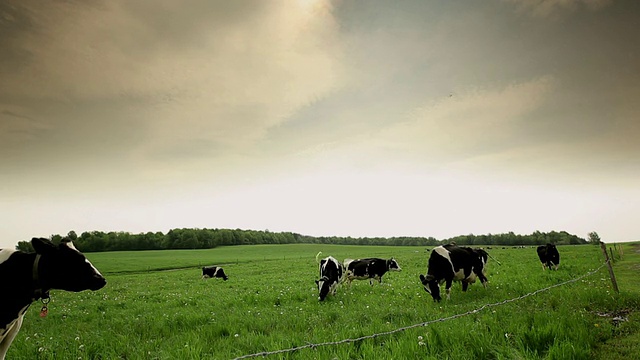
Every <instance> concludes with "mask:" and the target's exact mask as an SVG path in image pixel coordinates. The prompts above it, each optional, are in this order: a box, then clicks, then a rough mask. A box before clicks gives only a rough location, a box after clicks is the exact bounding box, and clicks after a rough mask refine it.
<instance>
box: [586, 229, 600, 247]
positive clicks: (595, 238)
mask: <svg viewBox="0 0 640 360" xmlns="http://www.w3.org/2000/svg"><path fill="white" fill-rule="evenodd" d="M587 237H588V238H589V242H590V243H592V244H593V245H598V244H600V235H598V233H597V232H595V231H592V232H590V233H588V234H587Z"/></svg>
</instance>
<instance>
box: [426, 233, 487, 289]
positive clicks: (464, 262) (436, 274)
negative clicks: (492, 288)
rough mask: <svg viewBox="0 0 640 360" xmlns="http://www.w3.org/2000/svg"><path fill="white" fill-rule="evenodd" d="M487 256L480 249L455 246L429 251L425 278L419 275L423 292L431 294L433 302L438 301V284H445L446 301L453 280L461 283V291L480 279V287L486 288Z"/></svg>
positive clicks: (445, 246)
mask: <svg viewBox="0 0 640 360" xmlns="http://www.w3.org/2000/svg"><path fill="white" fill-rule="evenodd" d="M488 256H489V254H488V253H487V252H486V251H484V250H482V249H472V248H469V247H458V246H455V245H451V244H449V245H444V246H438V247H436V248H434V249H433V250H432V251H431V255H430V256H429V265H428V268H427V276H424V275H422V274H421V275H420V282H421V283H422V286H423V287H424V290H425V291H426V292H428V293H429V294H431V296H432V297H433V300H434V301H440V300H442V298H441V297H440V284H441V283H442V282H446V286H445V289H446V292H447V300H448V299H449V298H450V294H451V284H452V282H453V280H456V281H461V282H462V291H467V288H468V287H469V284H472V283H474V282H475V281H476V278H480V282H482V286H484V287H485V288H486V287H487V285H486V284H487V277H486V276H485V265H486V264H487V260H488Z"/></svg>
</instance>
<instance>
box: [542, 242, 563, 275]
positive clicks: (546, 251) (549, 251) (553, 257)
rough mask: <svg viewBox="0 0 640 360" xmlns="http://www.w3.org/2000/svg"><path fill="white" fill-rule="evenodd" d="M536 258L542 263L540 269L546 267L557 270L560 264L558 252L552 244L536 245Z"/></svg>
mask: <svg viewBox="0 0 640 360" xmlns="http://www.w3.org/2000/svg"><path fill="white" fill-rule="evenodd" d="M537 251H538V258H540V262H541V263H542V270H545V269H546V268H549V269H554V270H558V266H559V265H560V253H559V252H558V249H556V246H555V245H553V244H547V245H540V246H538V249H537Z"/></svg>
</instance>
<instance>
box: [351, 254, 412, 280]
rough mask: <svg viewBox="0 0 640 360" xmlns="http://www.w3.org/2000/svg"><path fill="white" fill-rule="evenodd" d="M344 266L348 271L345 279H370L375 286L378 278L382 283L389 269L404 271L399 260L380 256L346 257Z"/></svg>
mask: <svg viewBox="0 0 640 360" xmlns="http://www.w3.org/2000/svg"><path fill="white" fill-rule="evenodd" d="M344 268H345V271H346V274H345V280H346V281H348V282H349V286H351V282H352V281H353V280H367V279H368V280H369V284H370V285H372V286H373V281H374V280H378V282H379V283H382V276H383V275H384V274H386V273H387V271H402V269H401V268H400V265H398V262H397V261H396V260H395V259H393V258H391V259H389V260H385V259H378V258H367V259H357V260H352V259H346V260H345V261H344Z"/></svg>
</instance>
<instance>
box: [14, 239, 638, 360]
mask: <svg viewBox="0 0 640 360" xmlns="http://www.w3.org/2000/svg"><path fill="white" fill-rule="evenodd" d="M625 250H626V252H625V257H624V261H619V262H617V263H616V265H615V268H616V271H618V269H619V275H618V276H619V278H618V282H619V286H620V288H621V293H620V294H615V293H613V292H612V290H611V282H610V281H609V276H608V273H607V271H606V269H604V268H603V269H601V270H600V271H599V272H597V273H596V274H594V275H592V276H589V277H587V278H584V279H582V280H580V281H578V282H574V283H571V284H568V285H564V286H560V287H556V288H554V289H551V290H549V291H546V292H542V293H538V294H536V295H533V296H530V297H526V298H524V299H522V300H518V301H514V302H511V303H507V304H504V305H500V306H494V307H489V308H486V309H484V310H482V311H479V312H476V313H473V314H471V315H468V316H464V317H460V318H456V319H452V320H448V321H442V322H437V323H433V324H430V325H428V326H425V327H419V328H414V329H410V330H406V331H402V332H398V333H395V334H392V335H385V336H379V337H376V338H375V339H367V340H361V341H357V342H354V343H347V344H340V345H332V346H320V347H315V348H312V349H303V350H299V351H296V352H289V353H283V354H278V355H271V356H269V357H267V358H272V359H416V358H421V359H423V358H424V359H540V358H543V359H593V358H602V359H605V358H606V359H610V358H611V357H605V355H610V354H614V355H616V356H617V354H619V358H620V359H623V358H624V359H631V358H634V356H635V358H640V352H639V350H635V349H637V348H638V346H637V343H638V341H637V340H638V334H640V329H639V326H638V311H637V310H638V309H639V308H640V304H639V301H640V300H639V299H640V297H639V296H638V295H640V288H639V287H638V285H637V284H636V283H632V281H633V280H634V278H635V274H637V271H638V268H637V266H638V265H637V264H638V260H639V259H640V254H639V253H638V252H636V250H637V249H636V248H634V247H633V246H632V245H625ZM318 251H322V252H323V256H328V255H332V256H334V257H336V258H338V259H339V260H342V259H344V258H358V257H384V258H388V257H391V256H393V257H395V258H396V259H397V260H398V262H399V264H400V266H401V267H402V269H403V271H402V272H394V273H389V274H387V275H385V277H384V280H383V284H382V285H378V284H376V285H375V286H373V287H371V286H369V284H368V282H366V281H360V282H358V281H356V282H354V284H353V286H352V287H351V288H350V289H349V288H347V287H341V288H340V289H339V290H338V293H337V294H336V296H333V297H331V296H330V297H329V298H328V299H327V300H326V301H325V302H322V303H320V302H318V300H317V288H316V286H315V283H314V280H315V279H316V278H317V276H318V268H317V267H318V266H317V264H316V262H315V255H316V253H317V252H318ZM559 251H560V253H561V256H562V263H561V266H560V269H559V270H558V271H556V272H551V271H543V270H542V268H541V266H540V263H539V261H538V259H537V255H536V252H535V249H532V248H525V249H519V248H507V249H502V248H494V249H491V250H489V252H490V254H491V255H492V256H493V257H495V258H496V259H497V260H498V261H500V262H501V264H502V265H498V264H497V263H496V262H495V261H492V260H490V261H489V266H488V278H489V286H488V288H487V289H483V288H482V286H481V285H480V284H479V283H476V284H474V285H472V286H470V290H469V291H468V292H467V293H462V291H461V286H460V284H459V283H455V284H454V286H453V288H452V294H451V300H450V301H443V302H441V303H434V302H433V300H432V299H431V297H430V296H429V294H427V293H426V292H425V291H424V290H423V289H422V286H421V284H420V282H419V279H418V275H419V274H420V273H423V274H424V273H425V271H426V263H427V258H428V252H426V251H425V249H424V248H417V247H381V246H375V247H372V246H339V245H319V244H314V245H308V244H304V245H302V244H297V245H257V246H236V247H222V248H216V249H211V250H176V251H171V250H164V251H142V252H113V253H91V254H87V255H88V257H89V259H90V260H91V261H92V262H93V264H94V265H96V267H97V268H98V269H100V270H101V271H102V273H103V274H104V275H105V277H106V278H107V281H108V284H107V286H106V287H105V288H104V289H102V290H100V291H97V292H82V293H66V292H62V291H53V292H52V300H51V303H50V305H49V315H48V316H47V317H46V318H40V317H39V316H38V310H39V307H40V306H39V304H37V303H36V304H34V305H33V306H32V309H31V310H30V311H29V312H28V313H27V315H26V319H25V323H24V325H23V328H22V330H21V332H20V334H19V335H18V337H17V338H16V340H15V341H14V342H13V345H12V347H11V348H10V349H9V352H8V354H7V359H233V358H236V357H240V356H243V355H247V354H253V353H258V352H262V351H275V350H279V349H287V348H290V347H295V346H300V345H306V344H309V343H312V344H316V343H322V342H334V341H340V340H343V339H349V338H357V337H361V336H365V335H371V334H375V333H381V332H385V331H390V330H394V329H397V328H400V327H405V326H408V325H413V324H418V323H422V322H426V321H430V320H436V319H440V318H445V317H448V316H451V315H455V314H460V313H465V312H468V311H470V310H473V309H477V308H480V307H481V306H483V305H485V304H493V303H498V302H502V301H504V300H506V299H511V298H515V297H518V296H522V295H525V294H528V293H531V292H533V291H535V290H538V289H541V288H545V287H548V286H551V285H554V284H559V283H562V282H564V281H567V280H570V279H574V278H577V277H579V276H581V275H584V274H586V273H588V272H590V271H592V270H594V269H596V268H598V267H599V266H600V265H601V264H602V262H603V260H602V255H601V253H600V249H599V247H594V246H591V245H582V246H564V247H559ZM205 265H206V266H209V265H222V266H224V268H225V271H226V272H227V274H228V275H229V281H227V282H224V281H222V280H220V279H209V280H203V279H201V269H200V268H201V267H202V266H205ZM634 266H635V268H634ZM620 314H622V315H624V318H625V319H628V321H622V322H620V323H617V324H615V323H614V322H613V321H612V318H613V317H614V316H615V315H620ZM258 358H263V357H262V356H260V357H258ZM614 358H615V357H614Z"/></svg>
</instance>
